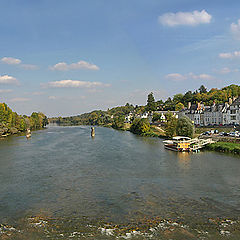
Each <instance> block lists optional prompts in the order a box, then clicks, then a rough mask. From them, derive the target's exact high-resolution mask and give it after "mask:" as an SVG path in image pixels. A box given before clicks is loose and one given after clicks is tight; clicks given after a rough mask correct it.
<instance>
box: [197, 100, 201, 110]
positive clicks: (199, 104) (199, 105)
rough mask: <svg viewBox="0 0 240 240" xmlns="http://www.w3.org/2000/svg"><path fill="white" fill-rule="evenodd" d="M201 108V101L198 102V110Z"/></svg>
mask: <svg viewBox="0 0 240 240" xmlns="http://www.w3.org/2000/svg"><path fill="white" fill-rule="evenodd" d="M200 109H201V103H199V102H198V103H197V110H200Z"/></svg>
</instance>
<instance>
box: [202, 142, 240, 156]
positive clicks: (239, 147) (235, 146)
mask: <svg viewBox="0 0 240 240" xmlns="http://www.w3.org/2000/svg"><path fill="white" fill-rule="evenodd" d="M206 149H207V150H210V151H217V152H224V153H232V154H240V144H239V143H233V142H216V143H213V144H209V145H207V146H206Z"/></svg>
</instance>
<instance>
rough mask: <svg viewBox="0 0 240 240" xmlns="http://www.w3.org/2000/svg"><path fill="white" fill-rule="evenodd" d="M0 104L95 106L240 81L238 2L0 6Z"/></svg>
mask: <svg viewBox="0 0 240 240" xmlns="http://www.w3.org/2000/svg"><path fill="white" fill-rule="evenodd" d="M0 7H1V21H0V102H6V103H7V104H8V105H9V106H10V107H11V108H12V109H13V110H14V111H16V112H17V113H19V114H27V115H29V114H31V113H32V112H33V111H37V112H39V111H41V112H43V113H45V114H46V115H47V116H49V117H52V116H73V115H78V114H81V113H84V112H89V111H92V110H95V109H102V110H106V109H107V108H111V107H115V106H120V105H125V104H126V103H127V102H128V103H131V104H137V105H142V104H146V99H147V95H148V93H150V92H151V91H152V92H153V93H154V96H155V99H156V100H160V99H163V100H165V99H166V98H167V97H168V96H171V97H172V96H173V95H174V94H177V93H185V92H186V91H188V90H192V91H195V90H196V89H198V88H199V87H200V86H201V85H202V84H203V85H205V86H206V87H207V88H208V89H211V88H215V87H216V88H222V87H224V86H227V85H230V84H240V81H239V77H240V65H239V63H240V12H239V9H240V1H238V0H211V1H209V0H169V1H165V0H118V1H117V0H85V1H84V0H39V1H31V0H21V1H19V0H0Z"/></svg>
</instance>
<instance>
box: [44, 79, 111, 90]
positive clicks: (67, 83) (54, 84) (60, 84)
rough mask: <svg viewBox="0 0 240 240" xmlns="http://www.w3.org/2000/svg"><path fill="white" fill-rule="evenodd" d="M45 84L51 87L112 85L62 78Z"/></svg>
mask: <svg viewBox="0 0 240 240" xmlns="http://www.w3.org/2000/svg"><path fill="white" fill-rule="evenodd" d="M43 86H45V87H50V88H95V87H110V84H104V83H101V82H87V81H77V80H61V81H54V82H49V83H47V84H43Z"/></svg>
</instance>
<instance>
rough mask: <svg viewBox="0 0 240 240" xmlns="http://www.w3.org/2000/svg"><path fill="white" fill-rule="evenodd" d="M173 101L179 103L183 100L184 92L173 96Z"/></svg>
mask: <svg viewBox="0 0 240 240" xmlns="http://www.w3.org/2000/svg"><path fill="white" fill-rule="evenodd" d="M173 102H174V103H175V104H176V103H179V102H183V94H181V93H179V94H176V95H174V96H173Z"/></svg>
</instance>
